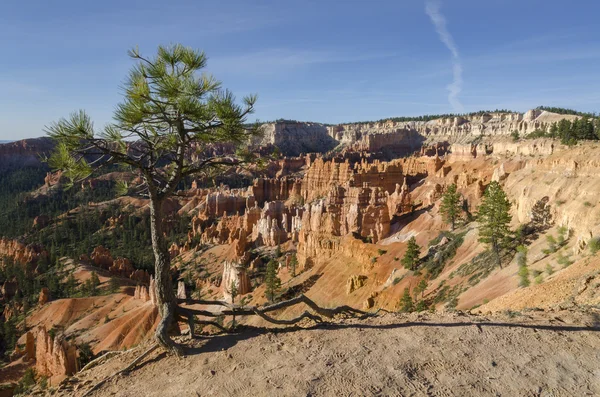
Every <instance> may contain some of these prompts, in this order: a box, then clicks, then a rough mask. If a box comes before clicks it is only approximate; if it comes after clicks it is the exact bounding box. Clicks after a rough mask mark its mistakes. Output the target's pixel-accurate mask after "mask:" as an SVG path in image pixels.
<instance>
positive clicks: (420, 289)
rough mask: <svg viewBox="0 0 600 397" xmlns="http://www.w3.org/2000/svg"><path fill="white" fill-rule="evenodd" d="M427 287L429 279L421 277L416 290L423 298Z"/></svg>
mask: <svg viewBox="0 0 600 397" xmlns="http://www.w3.org/2000/svg"><path fill="white" fill-rule="evenodd" d="M426 289H427V280H425V279H424V278H422V279H421V281H419V284H417V287H416V288H415V290H416V291H415V292H416V293H417V294H421V299H423V295H424V294H425V290H426Z"/></svg>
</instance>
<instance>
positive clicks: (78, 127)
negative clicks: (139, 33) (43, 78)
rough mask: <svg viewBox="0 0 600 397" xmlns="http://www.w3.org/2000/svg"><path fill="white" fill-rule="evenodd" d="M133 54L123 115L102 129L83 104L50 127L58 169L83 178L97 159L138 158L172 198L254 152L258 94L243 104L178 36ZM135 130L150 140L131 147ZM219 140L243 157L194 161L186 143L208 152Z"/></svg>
mask: <svg viewBox="0 0 600 397" xmlns="http://www.w3.org/2000/svg"><path fill="white" fill-rule="evenodd" d="M129 56H130V57H131V58H132V60H134V61H135V62H136V64H135V66H134V67H133V68H132V69H131V71H130V73H129V77H128V79H127V80H126V82H125V85H124V94H125V95H124V100H123V102H122V103H120V104H118V105H117V106H116V110H115V112H114V117H113V118H114V120H115V122H113V123H111V124H108V125H106V126H105V127H104V129H103V130H101V131H96V130H94V125H93V123H92V121H91V118H90V117H89V116H88V115H87V114H86V113H85V112H84V111H82V110H80V111H78V112H74V113H72V114H71V116H70V117H69V118H67V119H65V118H63V119H60V120H59V121H57V122H54V123H52V124H51V125H50V126H49V127H47V129H46V131H47V133H48V135H49V136H50V137H52V138H54V139H55V140H56V141H57V148H56V151H55V152H54V153H53V154H52V155H51V156H50V158H49V160H48V162H49V164H50V166H51V167H52V168H53V169H62V170H63V172H64V175H65V176H66V177H67V178H69V180H71V181H72V182H75V181H77V180H81V179H83V178H85V177H87V176H89V175H90V174H91V173H92V171H93V169H94V168H95V167H97V166H105V165H107V164H113V163H114V164H120V165H125V166H131V167H133V168H135V169H138V170H140V171H141V173H142V176H143V177H144V180H145V182H146V184H147V185H148V194H150V195H151V196H152V197H154V198H156V199H164V198H165V197H169V196H170V195H171V194H172V193H173V192H174V189H175V188H176V186H177V185H178V184H179V182H180V181H181V179H182V178H184V177H185V176H187V175H192V174H196V173H202V172H207V171H208V170H210V169H215V167H222V166H227V165H237V164H239V161H242V162H244V161H247V160H250V157H252V158H253V156H251V154H250V153H248V152H247V146H245V144H246V143H247V142H248V139H249V138H251V137H252V136H254V135H257V133H258V131H257V130H256V129H248V128H246V125H245V122H246V117H247V116H248V115H249V114H250V113H252V112H253V110H254V103H255V101H256V97H255V96H248V97H246V98H244V100H243V102H244V106H240V105H237V104H236V103H235V98H234V96H233V95H232V93H231V92H229V91H227V90H223V89H222V88H221V83H220V82H218V81H217V80H215V79H214V78H213V77H212V76H211V75H209V74H206V73H204V74H202V75H199V74H198V73H199V72H200V71H201V70H202V69H204V67H205V66H206V63H207V59H208V58H207V57H206V55H205V54H204V53H203V52H200V51H197V50H194V49H192V48H188V47H184V46H182V45H180V44H176V45H172V46H168V47H165V46H159V47H158V51H157V54H156V56H154V57H144V56H142V55H141V54H140V52H139V50H138V49H137V48H135V49H132V50H131V51H129ZM132 138H133V139H135V140H141V141H142V142H144V146H143V147H141V149H140V147H138V148H137V149H136V150H131V145H130V144H129V143H128V140H130V139H132ZM219 142H228V143H232V144H235V145H236V149H237V151H236V155H237V157H236V159H237V160H239V161H236V160H233V159H234V157H233V156H228V157H227V158H225V157H217V158H214V157H209V158H206V159H202V158H201V160H202V161H200V162H198V163H195V164H193V163H191V162H187V159H186V158H185V151H186V149H189V148H191V147H194V148H195V149H196V153H199V154H201V153H202V151H203V149H204V148H205V147H206V146H207V145H209V144H211V143H219ZM140 150H141V152H142V153H141V154H140ZM91 153H96V154H102V155H104V156H106V157H107V160H106V162H104V163H103V162H98V163H94V164H93V165H92V164H90V163H88V162H87V160H86V157H85V156H82V155H89V154H91Z"/></svg>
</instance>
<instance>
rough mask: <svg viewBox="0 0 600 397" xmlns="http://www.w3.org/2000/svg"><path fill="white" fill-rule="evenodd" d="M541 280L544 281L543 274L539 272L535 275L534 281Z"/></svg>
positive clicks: (538, 281)
mask: <svg viewBox="0 0 600 397" xmlns="http://www.w3.org/2000/svg"><path fill="white" fill-rule="evenodd" d="M543 282H544V275H543V274H541V273H540V274H538V275H537V276H536V277H535V283H536V284H541V283H543Z"/></svg>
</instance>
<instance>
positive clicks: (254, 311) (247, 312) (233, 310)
mask: <svg viewBox="0 0 600 397" xmlns="http://www.w3.org/2000/svg"><path fill="white" fill-rule="evenodd" d="M179 303H187V304H192V305H196V304H200V305H216V306H223V307H226V308H227V309H225V310H222V311H220V312H211V311H208V310H200V309H193V308H191V307H187V306H186V307H181V306H178V307H177V311H178V312H179V313H181V314H182V315H184V316H186V317H187V318H188V321H189V322H191V323H193V320H192V318H193V317H194V316H196V315H197V316H205V317H218V316H223V315H224V316H233V315H235V316H252V315H257V316H259V317H260V318H262V319H263V320H265V321H267V322H269V323H272V324H276V325H294V324H297V323H298V322H300V321H301V320H303V319H305V318H308V319H311V320H313V321H315V322H317V323H320V322H323V318H322V317H320V316H323V317H327V318H333V317H334V316H335V315H338V314H347V315H351V316H354V317H358V318H360V319H364V318H367V317H372V316H375V315H377V313H378V312H379V310H378V311H376V312H374V313H369V312H364V311H362V310H358V309H354V308H352V307H350V306H346V305H344V306H338V307H334V308H331V309H328V308H324V307H321V306H319V305H317V304H316V303H315V302H314V301H313V300H311V299H310V298H308V297H307V296H306V295H304V294H302V295H299V296H297V297H295V298H292V299H288V300H286V301H282V302H278V303H275V304H273V305H269V306H265V307H257V306H235V305H232V304H231V303H228V302H224V301H208V300H196V299H180V300H179ZM300 303H304V304H305V305H307V306H308V307H309V308H310V309H312V310H313V311H314V312H316V313H317V314H318V315H315V314H313V313H311V312H309V311H305V312H304V313H302V315H300V316H299V317H296V318H293V319H289V320H280V319H276V318H273V317H271V316H269V315H267V314H266V313H269V312H272V311H275V310H279V309H284V308H286V307H291V306H294V305H297V304H300ZM196 323H197V324H210V325H214V326H216V327H217V328H219V329H220V330H222V331H225V332H227V330H226V329H225V328H224V327H223V326H221V325H219V324H217V323H216V322H213V321H202V322H196ZM190 329H191V327H190Z"/></svg>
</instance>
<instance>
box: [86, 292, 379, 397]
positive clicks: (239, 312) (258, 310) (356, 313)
mask: <svg viewBox="0 0 600 397" xmlns="http://www.w3.org/2000/svg"><path fill="white" fill-rule="evenodd" d="M179 303H187V304H192V305H196V304H200V305H216V306H223V307H226V308H227V309H226V310H222V311H220V312H211V311H208V310H199V309H193V308H190V307H188V306H185V307H182V306H176V312H177V316H176V317H178V318H182V317H183V319H187V322H188V325H189V332H190V337H192V338H193V337H194V327H195V325H196V324H198V325H212V326H214V327H216V328H218V329H219V330H221V331H223V332H225V333H229V332H230V330H229V329H227V328H225V327H223V326H222V325H221V324H219V323H217V322H216V321H207V320H197V319H196V318H195V316H197V315H198V316H205V317H218V316H223V315H225V316H233V315H236V316H252V315H256V316H259V317H260V318H262V319H263V320H265V321H267V322H269V323H272V324H276V325H296V324H297V323H299V322H300V321H302V320H303V319H306V318H307V319H310V320H313V321H314V322H316V323H322V322H323V318H322V317H326V318H333V317H334V316H336V315H338V314H347V315H350V316H353V317H357V318H360V319H364V318H367V317H373V316H376V315H377V314H378V313H379V312H380V311H382V309H378V310H377V311H375V312H364V311H362V310H358V309H354V308H352V307H350V306H346V305H344V306H338V307H334V308H331V309H328V308H324V307H321V306H319V305H317V304H316V303H315V302H314V301H313V300H311V299H310V298H308V297H307V296H306V295H304V294H303V295H299V296H297V297H295V298H292V299H289V300H286V301H282V302H278V303H275V304H273V305H269V306H265V307H257V306H235V305H232V304H230V303H228V302H224V301H207V300H196V299H180V300H179ZM300 303H304V304H305V305H307V306H308V307H309V308H310V309H312V310H313V311H314V312H315V313H317V314H314V313H311V312H309V311H304V313H302V314H301V315H300V316H298V317H295V318H292V319H287V320H284V319H276V318H274V317H271V316H269V315H268V314H266V313H269V312H273V311H275V310H279V309H284V308H286V307H291V306H295V305H298V304H300ZM383 311H385V310H383ZM321 316H322V317H321ZM161 335H166V331H164V330H162V331H159V330H157V332H156V337H157V339H158V340H157V343H155V344H153V345H152V346H151V347H150V348H149V349H148V350H146V351H145V352H144V353H142V354H141V355H140V356H138V357H137V358H136V359H135V360H133V361H132V362H131V363H130V364H129V365H128V366H127V367H125V368H123V369H121V370H119V371H117V372H115V373H114V374H112V375H110V376H109V377H107V378H105V379H103V380H101V381H100V382H98V383H97V384H96V385H94V387H92V388H91V389H90V390H89V391H88V392H87V393H86V394H84V396H83V397H86V396H89V395H90V394H91V393H92V392H94V391H95V390H98V388H100V387H101V386H102V385H104V384H105V383H106V382H107V381H109V380H110V379H112V378H114V377H116V376H118V375H120V374H124V373H127V372H129V371H130V370H131V369H133V368H134V367H135V366H136V365H137V364H138V363H139V362H140V361H141V360H143V359H144V358H145V357H146V356H148V355H149V354H150V353H152V352H153V351H154V350H155V349H156V348H158V347H159V346H163V347H166V348H167V350H168V351H173V346H175V349H176V354H178V355H180V354H181V350H180V349H181V348H180V347H179V346H178V345H176V344H175V343H174V342H172V341H171V339H170V338H168V337H167V340H161V338H160V336H161ZM169 342H170V343H169ZM107 354H108V353H107ZM105 356H107V355H104V356H102V357H100V358H99V359H97V360H100V359H103V358H104V357H105ZM97 360H94V361H97ZM90 364H91V363H90ZM95 365H96V364H95ZM88 367H89V364H88V366H86V367H85V369H87V368H88ZM90 368H91V367H90Z"/></svg>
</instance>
